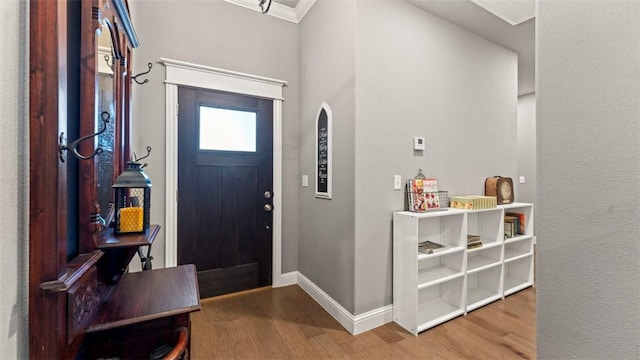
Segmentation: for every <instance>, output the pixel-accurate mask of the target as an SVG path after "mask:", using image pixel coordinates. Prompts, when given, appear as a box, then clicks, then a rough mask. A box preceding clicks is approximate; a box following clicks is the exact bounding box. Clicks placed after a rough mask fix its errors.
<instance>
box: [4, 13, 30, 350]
mask: <svg viewBox="0 0 640 360" xmlns="http://www.w3.org/2000/svg"><path fill="white" fill-rule="evenodd" d="M27 5H28V2H26V1H19V0H8V1H2V2H0V20H1V21H0V29H1V30H0V32H1V33H2V41H0V63H1V64H2V71H0V84H2V90H1V92H2V96H0V109H2V116H1V117H0V127H2V131H0V169H2V170H0V184H2V191H0V203H1V204H2V207H1V208H0V229H2V237H1V238H0V240H1V241H0V244H1V246H2V251H0V264H2V271H0V288H1V289H2V296H0V349H2V356H3V357H6V358H7V359H18V358H26V357H28V353H29V349H28V347H27V346H28V340H29V334H28V317H27V311H28V275H29V259H28V249H29V246H28V245H29V242H28V232H27V224H28V223H27V221H28V208H29V204H28V191H29V189H28V184H29V181H28V175H27V174H28V166H29V165H28V164H29V162H28V159H29V155H28V154H29V142H28V131H29V129H28V126H27V123H28V106H27V96H28V82H27V76H28V75H27V74H28V67H29V57H28V47H29V37H28V31H29V30H28V29H29V25H28V15H27V14H28V13H27V11H28V6H27Z"/></svg>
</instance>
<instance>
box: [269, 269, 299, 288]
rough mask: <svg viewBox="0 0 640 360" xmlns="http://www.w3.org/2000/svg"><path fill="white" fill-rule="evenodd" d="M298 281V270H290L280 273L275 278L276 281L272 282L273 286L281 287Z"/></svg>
mask: <svg viewBox="0 0 640 360" xmlns="http://www.w3.org/2000/svg"><path fill="white" fill-rule="evenodd" d="M297 283H298V272H297V271H291V272H288V273H284V274H280V278H279V279H276V282H274V283H273V287H283V286H289V285H294V284H297Z"/></svg>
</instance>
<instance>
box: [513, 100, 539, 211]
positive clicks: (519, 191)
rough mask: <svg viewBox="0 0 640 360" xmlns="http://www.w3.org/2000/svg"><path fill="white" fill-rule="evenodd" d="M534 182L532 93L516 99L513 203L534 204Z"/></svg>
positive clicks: (534, 134) (534, 148) (534, 156)
mask: <svg viewBox="0 0 640 360" xmlns="http://www.w3.org/2000/svg"><path fill="white" fill-rule="evenodd" d="M520 176H524V179H525V183H524V184H520V183H519V180H520V179H519V177H520ZM536 182H537V179H536V94H535V93H532V94H528V95H523V96H520V97H519V98H518V176H516V177H514V178H513V186H514V189H515V201H520V202H529V203H535V202H536ZM534 219H535V216H534ZM534 221H535V220H534Z"/></svg>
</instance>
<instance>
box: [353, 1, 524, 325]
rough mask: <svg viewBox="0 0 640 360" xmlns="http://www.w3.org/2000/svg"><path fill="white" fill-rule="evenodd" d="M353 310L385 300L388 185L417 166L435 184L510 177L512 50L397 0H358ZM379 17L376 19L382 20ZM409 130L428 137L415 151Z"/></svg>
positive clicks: (463, 187)
mask: <svg viewBox="0 0 640 360" xmlns="http://www.w3.org/2000/svg"><path fill="white" fill-rule="evenodd" d="M357 16H358V21H357V55H356V58H357V67H356V69H357V70H356V84H357V86H356V97H357V100H356V103H357V111H356V134H357V135H356V148H355V159H356V179H355V181H356V186H355V189H356V190H355V191H356V192H355V194H356V206H355V209H356V210H355V211H356V237H355V254H356V259H355V266H356V267H355V275H356V276H355V286H356V287H355V312H356V313H357V314H361V313H364V312H366V311H369V310H372V309H375V308H378V307H381V306H384V305H388V304H391V303H392V283H391V277H392V272H391V270H392V265H391V260H392V253H391V248H392V245H391V243H392V239H391V231H392V230H391V227H392V224H391V218H392V212H393V211H396V210H403V207H404V192H403V191H394V190H393V175H394V174H400V175H402V177H403V180H405V179H407V178H408V177H413V176H415V175H416V173H417V171H418V169H419V168H421V169H423V171H424V173H425V175H427V176H429V177H435V178H437V180H438V185H439V187H440V189H442V190H448V191H449V194H450V195H454V194H468V193H472V194H482V193H483V191H484V180H485V178H486V177H490V176H493V175H502V176H511V177H514V178H515V177H516V176H517V142H516V140H517V128H516V125H517V124H516V121H517V92H518V89H517V85H518V84H517V56H516V54H515V53H513V52H512V51H510V50H507V49H505V48H502V47H500V46H498V45H496V44H495V43H492V42H489V41H487V40H485V39H484V38H481V37H479V36H477V35H475V34H472V33H470V32H468V31H466V30H463V29H462V28H459V27H457V26H455V25H452V24H450V23H448V22H445V21H443V20H441V19H440V18H438V17H435V16H433V15H431V14H430V13H428V12H425V11H422V10H420V9H418V8H416V7H414V6H413V5H411V4H409V3H406V2H404V1H391V0H385V1H359V2H358V7H357ZM381 19H384V21H381ZM413 136H424V137H425V138H426V151H424V152H423V153H414V151H413V143H412V141H413Z"/></svg>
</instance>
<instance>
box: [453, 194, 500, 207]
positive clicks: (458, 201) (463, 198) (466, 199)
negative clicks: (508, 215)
mask: <svg viewBox="0 0 640 360" xmlns="http://www.w3.org/2000/svg"><path fill="white" fill-rule="evenodd" d="M450 202H451V207H452V208H456V209H464V210H483V209H494V208H495V207H496V206H497V205H498V204H497V199H496V197H495V196H482V195H456V196H452V197H451V200H450Z"/></svg>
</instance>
